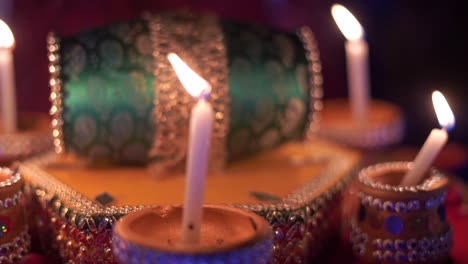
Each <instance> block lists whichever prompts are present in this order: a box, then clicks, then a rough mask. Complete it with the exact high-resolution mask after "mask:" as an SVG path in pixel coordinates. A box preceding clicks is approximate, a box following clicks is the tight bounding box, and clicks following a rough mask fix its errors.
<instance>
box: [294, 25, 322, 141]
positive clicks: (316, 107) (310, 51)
mask: <svg viewBox="0 0 468 264" xmlns="http://www.w3.org/2000/svg"><path fill="white" fill-rule="evenodd" d="M297 34H298V36H299V38H300V39H301V41H302V43H303V45H304V49H305V50H306V56H307V61H308V62H309V64H308V70H309V85H310V87H311V89H310V105H309V116H308V124H307V126H306V131H305V138H306V139H311V138H312V137H313V136H314V135H315V134H316V133H317V132H318V130H319V125H320V124H319V123H320V118H321V111H322V109H323V103H322V97H323V77H322V63H321V61H320V52H319V49H318V47H317V41H316V39H315V36H314V34H313V33H312V30H311V29H310V28H309V27H305V26H304V27H302V28H300V29H299V31H298V33H297Z"/></svg>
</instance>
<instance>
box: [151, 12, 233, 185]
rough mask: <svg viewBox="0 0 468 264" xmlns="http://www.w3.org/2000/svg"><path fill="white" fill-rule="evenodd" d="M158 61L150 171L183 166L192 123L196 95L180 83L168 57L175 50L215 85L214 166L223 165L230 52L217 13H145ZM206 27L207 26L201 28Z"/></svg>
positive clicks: (155, 80)
mask: <svg viewBox="0 0 468 264" xmlns="http://www.w3.org/2000/svg"><path fill="white" fill-rule="evenodd" d="M145 18H146V19H147V20H148V23H149V29H150V37H151V41H152V45H153V59H154V65H155V70H154V89H155V99H154V118H153V120H154V122H155V126H156V132H155V136H154V141H153V146H152V148H151V150H150V153H149V157H150V160H151V161H153V162H152V164H150V171H151V172H152V173H153V174H155V175H156V176H157V174H158V172H160V171H163V170H165V169H168V168H174V167H177V166H179V165H180V164H181V163H182V162H183V161H184V160H185V157H186V152H187V145H188V144H187V139H188V123H189V117H190V109H191V107H192V106H193V99H192V98H191V97H190V95H189V94H188V93H187V92H186V91H185V89H184V88H183V87H182V85H181V84H180V82H179V80H178V78H177V76H176V75H175V72H174V70H173V69H172V67H171V66H170V64H169V61H168V59H167V55H168V54H169V53H171V52H174V53H177V54H178V55H179V56H180V57H181V58H182V59H183V60H184V61H185V62H186V63H187V64H188V65H190V67H191V68H193V69H194V70H195V71H196V72H197V73H199V74H200V75H201V76H202V77H203V78H205V79H206V80H207V81H208V82H209V83H210V84H211V86H212V91H211V93H210V96H209V101H210V103H211V104H212V106H213V110H214V112H215V117H216V118H215V120H214V124H213V132H212V139H211V148H210V164H213V165H214V167H215V168H222V167H224V164H225V162H226V142H225V141H226V136H227V132H228V129H229V119H228V116H229V103H230V100H229V93H228V77H227V75H228V71H227V58H226V51H225V47H224V43H223V34H222V30H221V27H220V24H219V21H218V19H217V18H216V17H213V16H199V15H194V14H190V13H176V14H163V15H151V14H147V15H145ZM200 28H203V30H199V29H200Z"/></svg>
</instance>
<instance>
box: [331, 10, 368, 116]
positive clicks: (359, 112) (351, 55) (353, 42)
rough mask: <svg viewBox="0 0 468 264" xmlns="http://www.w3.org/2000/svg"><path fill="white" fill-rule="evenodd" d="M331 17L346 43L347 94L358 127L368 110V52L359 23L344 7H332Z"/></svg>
mask: <svg viewBox="0 0 468 264" xmlns="http://www.w3.org/2000/svg"><path fill="white" fill-rule="evenodd" d="M332 16H333V18H334V20H335V22H336V24H337V25H338V27H339V28H340V30H341V32H342V33H343V35H345V37H346V39H347V41H346V43H345V50H346V66H347V73H348V94H349V100H350V105H351V112H352V114H353V118H354V120H355V122H356V123H357V124H358V125H364V124H365V123H366V122H367V118H368V117H367V116H368V108H369V97H370V94H369V65H368V63H369V51H368V46H367V42H366V41H365V40H364V38H363V35H364V30H363V28H362V26H361V24H359V21H357V19H356V18H355V17H354V16H353V15H352V14H351V12H349V11H348V9H346V8H345V7H344V6H342V5H338V4H335V5H333V6H332Z"/></svg>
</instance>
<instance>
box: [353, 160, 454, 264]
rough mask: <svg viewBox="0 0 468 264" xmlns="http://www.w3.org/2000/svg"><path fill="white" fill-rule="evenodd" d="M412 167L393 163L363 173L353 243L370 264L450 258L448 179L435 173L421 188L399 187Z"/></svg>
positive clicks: (434, 261)
mask: <svg viewBox="0 0 468 264" xmlns="http://www.w3.org/2000/svg"><path fill="white" fill-rule="evenodd" d="M409 167H410V163H408V162H389V163H382V164H377V165H374V166H370V167H368V168H365V169H363V170H362V171H361V172H360V173H359V176H358V178H359V182H358V190H359V192H358V197H359V200H360V206H359V210H358V211H357V213H356V218H355V219H353V228H352V232H351V241H352V243H353V249H354V252H355V254H356V255H357V256H358V258H359V259H360V260H361V261H362V262H364V263H376V262H379V263H380V262H383V263H394V262H395V263H410V262H411V263H443V260H445V259H447V258H448V253H449V250H450V248H451V245H452V234H451V229H450V226H449V224H448V222H447V220H446V217H445V208H444V199H445V196H446V189H447V185H448V179H447V178H446V177H445V176H443V175H442V174H440V173H439V172H437V171H435V170H431V171H430V172H429V173H428V174H426V175H425V179H424V181H423V182H421V183H419V184H417V185H413V186H400V185H398V184H399V182H400V181H401V179H402V178H403V176H404V174H405V173H406V172H407V171H408V169H409Z"/></svg>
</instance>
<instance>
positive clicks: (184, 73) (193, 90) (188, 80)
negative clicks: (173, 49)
mask: <svg viewBox="0 0 468 264" xmlns="http://www.w3.org/2000/svg"><path fill="white" fill-rule="evenodd" d="M167 58H168V59H169V61H170V62H171V64H172V67H173V68H174V71H175V72H176V74H177V77H179V80H180V82H181V83H182V85H183V86H184V88H185V90H187V92H188V93H189V94H190V95H192V96H193V97H196V98H199V97H202V96H204V95H206V94H208V93H209V92H210V91H211V85H210V84H209V83H208V82H207V81H206V80H205V79H203V78H202V77H200V75H198V74H197V73H195V72H194V71H193V70H192V69H191V68H190V67H189V66H188V65H187V64H186V63H185V62H184V61H183V60H182V59H181V58H180V57H179V56H177V54H175V53H170V54H169V55H168V56H167Z"/></svg>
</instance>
